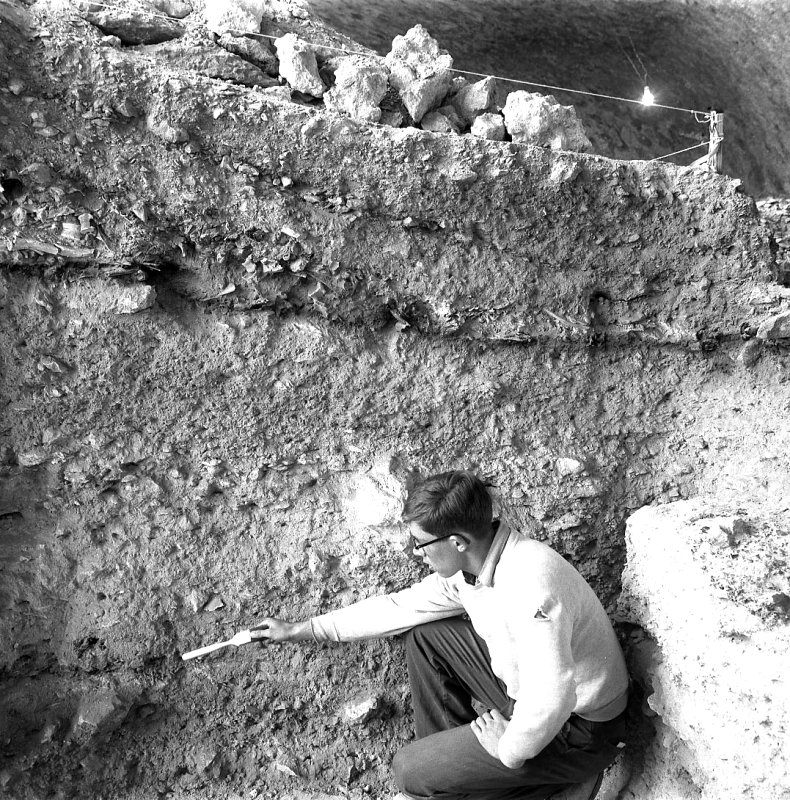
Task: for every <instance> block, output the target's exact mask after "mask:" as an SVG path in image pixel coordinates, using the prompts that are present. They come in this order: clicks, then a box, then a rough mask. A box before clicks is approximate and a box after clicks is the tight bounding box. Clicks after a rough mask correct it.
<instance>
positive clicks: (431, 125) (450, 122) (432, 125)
mask: <svg viewBox="0 0 790 800" xmlns="http://www.w3.org/2000/svg"><path fill="white" fill-rule="evenodd" d="M449 110H450V111H452V112H453V113H452V114H449V113H447V112H448V107H447V106H443V107H442V108H439V109H437V110H436V111H429V112H428V113H427V114H426V115H425V116H424V117H423V118H422V122H421V123H420V127H422V129H423V130H424V131H431V132H432V133H460V132H461V128H462V127H463V120H462V119H459V117H458V114H456V113H455V112H454V110H453V109H449ZM459 123H460V124H459Z"/></svg>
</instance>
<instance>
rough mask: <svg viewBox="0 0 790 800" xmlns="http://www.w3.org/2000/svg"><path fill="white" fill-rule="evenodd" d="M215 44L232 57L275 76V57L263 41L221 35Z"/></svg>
mask: <svg viewBox="0 0 790 800" xmlns="http://www.w3.org/2000/svg"><path fill="white" fill-rule="evenodd" d="M217 44H219V46H220V47H224V48H225V49H226V50H228V51H229V52H231V53H233V54H234V55H237V56H239V57H241V58H243V59H245V60H246V61H249V62H250V63H252V64H255V66H256V67H260V68H261V69H262V70H263V71H264V72H266V73H268V74H269V75H277V72H278V68H277V56H276V55H275V54H274V50H272V48H271V47H270V46H269V44H268V42H267V41H266V40H265V39H258V38H255V37H253V36H234V35H233V34H232V33H223V34H222V36H220V37H219V41H218V42H217Z"/></svg>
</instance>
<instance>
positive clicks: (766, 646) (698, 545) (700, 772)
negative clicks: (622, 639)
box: [620, 495, 790, 800]
mask: <svg viewBox="0 0 790 800" xmlns="http://www.w3.org/2000/svg"><path fill="white" fill-rule="evenodd" d="M781 505H782V504H781V503H780V504H778V505H775V506H772V505H767V506H759V505H755V504H753V502H751V501H750V499H748V498H740V500H739V499H738V498H736V497H735V496H732V495H730V496H729V497H726V498H720V499H717V500H712V499H709V498H706V499H699V500H696V501H685V502H678V503H671V504H668V505H664V506H658V507H654V508H643V509H641V510H640V511H638V512H636V513H635V514H634V515H633V516H631V517H630V519H629V520H628V526H627V529H626V543H627V548H628V555H627V558H628V565H627V568H626V570H625V573H624V575H623V594H622V596H621V598H620V614H621V615H622V617H623V618H624V619H625V620H627V621H628V622H630V623H633V624H636V625H639V626H640V627H641V628H643V630H644V631H645V633H646V634H647V638H645V639H643V640H641V641H638V642H636V643H635V644H634V647H633V651H632V655H633V658H634V661H635V662H636V663H639V664H640V668H641V670H642V676H641V677H642V680H643V681H644V682H645V685H646V687H647V698H646V704H647V707H648V709H649V712H650V714H651V717H652V721H653V724H654V726H655V738H654V739H653V741H652V742H651V743H650V745H649V746H648V749H647V754H646V769H645V773H644V774H643V776H642V778H641V781H640V782H639V785H640V790H639V792H638V795H637V796H639V797H640V798H663V797H670V796H677V797H680V796H699V797H701V798H705V800H708V798H710V800H715V799H717V798H721V797H743V798H762V797H771V798H781V797H786V796H787V787H788V785H789V783H790V773H788V765H787V759H786V758H785V757H784V756H785V753H786V749H787V732H788V729H790V692H789V691H788V685H787V683H788V676H787V658H788V652H789V651H790V625H788V622H790V580H788V574H787V569H786V565H787V560H788V557H789V556H790V518H788V515H787V509H786V508H784V509H783V508H781Z"/></svg>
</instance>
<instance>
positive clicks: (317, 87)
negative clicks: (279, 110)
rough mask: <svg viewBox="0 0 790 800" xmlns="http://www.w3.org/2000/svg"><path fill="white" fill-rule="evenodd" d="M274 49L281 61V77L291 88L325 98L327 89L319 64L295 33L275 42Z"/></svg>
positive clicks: (308, 47) (313, 54)
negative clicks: (320, 74)
mask: <svg viewBox="0 0 790 800" xmlns="http://www.w3.org/2000/svg"><path fill="white" fill-rule="evenodd" d="M274 47H275V49H276V50H277V57H278V58H279V59H280V75H281V76H282V77H283V78H285V80H286V81H288V84H289V85H290V86H291V88H292V89H295V90H296V91H297V92H303V93H304V94H309V95H311V96H312V97H323V94H324V90H325V89H326V87H325V86H324V82H323V81H322V80H321V78H320V76H319V75H318V62H317V61H316V58H315V52H314V51H313V50H312V49H311V48H310V46H309V45H308V44H307V43H306V42H303V41H302V40H301V39H299V37H298V36H297V35H296V34H295V33H287V34H285V36H281V37H280V38H279V39H275V40H274Z"/></svg>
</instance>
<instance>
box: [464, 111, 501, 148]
mask: <svg viewBox="0 0 790 800" xmlns="http://www.w3.org/2000/svg"><path fill="white" fill-rule="evenodd" d="M471 133H472V136H479V137H480V138H481V139H491V140H492V141H495V142H501V141H503V140H504V138H505V134H506V133H507V131H506V130H505V120H504V119H503V118H502V115H501V114H481V115H480V116H479V117H477V118H476V119H475V121H474V122H473V123H472V130H471Z"/></svg>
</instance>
